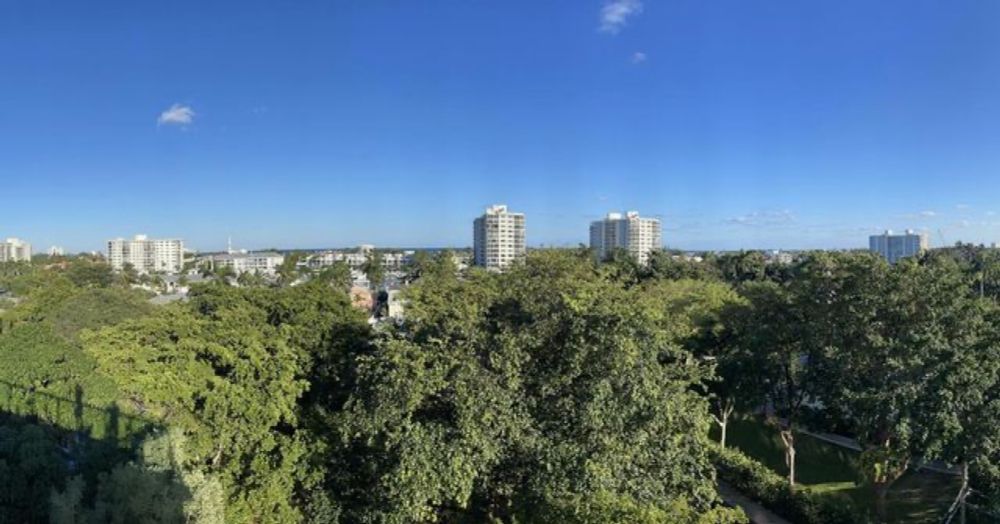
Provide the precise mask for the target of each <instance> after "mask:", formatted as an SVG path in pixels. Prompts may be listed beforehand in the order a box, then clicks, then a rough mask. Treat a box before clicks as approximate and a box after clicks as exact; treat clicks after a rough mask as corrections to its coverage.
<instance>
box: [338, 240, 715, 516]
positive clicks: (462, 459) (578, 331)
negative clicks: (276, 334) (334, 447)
mask: <svg viewBox="0 0 1000 524" xmlns="http://www.w3.org/2000/svg"><path fill="white" fill-rule="evenodd" d="M685 292H687V290H685ZM685 292H682V291H680V290H673V289H667V288H664V289H661V290H659V291H658V295H657V296H658V297H659V298H664V297H670V296H673V295H674V294H675V293H676V294H677V295H682V294H684V293H685ZM694 294H697V293H696V292H690V293H687V298H689V299H690V298H692V295H694ZM407 296H408V298H409V300H410V304H409V307H408V320H409V322H408V323H407V324H406V325H404V326H403V327H402V328H401V329H400V330H399V331H398V332H396V333H390V334H387V335H385V336H384V337H383V338H380V339H378V340H377V341H376V343H375V348H374V350H373V351H372V352H371V353H370V354H368V355H365V356H363V357H360V358H359V360H358V367H357V380H358V387H357V388H356V389H355V392H354V394H352V396H351V399H350V401H349V402H348V404H347V406H346V409H345V412H344V415H343V417H342V418H341V422H340V423H341V424H342V426H341V427H342V428H343V434H344V436H345V443H346V444H347V445H349V446H352V447H351V449H355V450H356V449H357V446H363V447H364V449H365V450H366V451H365V452H366V453H367V454H368V455H369V456H370V457H371V460H372V462H373V463H375V464H378V467H377V469H376V470H375V471H373V472H372V473H373V476H372V477H371V479H372V481H373V482H374V485H373V486H372V493H370V494H369V496H370V497H371V498H370V499H368V500H367V501H366V502H363V503H361V504H360V506H361V507H359V508H357V510H356V511H359V512H363V513H365V514H366V515H368V516H367V517H365V518H366V519H372V520H380V521H385V522H425V521H426V522H430V521H439V520H451V519H452V518H459V517H458V516H459V515H465V516H466V518H471V519H474V520H485V519H489V518H496V519H502V520H508V519H510V518H512V517H513V515H514V514H515V513H519V512H520V513H522V514H523V515H529V516H530V518H538V517H539V516H540V515H542V514H543V513H542V512H541V510H540V509H538V511H534V510H530V511H529V508H541V507H542V506H543V505H545V504H549V503H547V502H545V501H557V500H566V499H565V497H570V498H572V499H573V500H580V501H581V502H580V503H581V504H582V503H583V502H582V501H585V500H590V498H591V497H599V496H604V495H602V494H605V495H606V494H613V497H622V499H621V500H623V501H627V502H622V504H625V505H626V506H629V505H634V506H635V508H634V511H633V509H626V510H625V513H623V515H639V514H642V515H657V516H659V515H667V514H670V515H673V514H674V513H671V512H674V511H675V510H676V508H675V507H674V506H673V505H674V504H675V503H677V504H681V505H686V507H688V509H690V511H688V512H686V513H685V512H677V515H683V516H678V518H679V519H681V521H694V515H695V514H697V513H700V512H703V511H709V510H710V508H711V507H712V504H713V501H715V498H716V495H715V490H714V485H713V481H712V478H713V473H712V470H711V466H710V464H709V462H708V458H707V455H706V446H707V439H706V435H707V424H708V419H707V413H706V404H705V402H704V401H703V400H702V399H701V397H699V396H698V395H696V394H695V393H694V392H693V391H692V390H691V388H692V387H693V386H694V385H695V384H696V383H698V382H699V381H700V380H701V378H702V377H703V376H704V370H703V369H702V368H701V367H700V366H699V365H696V364H694V363H693V362H694V361H693V359H692V358H690V354H689V353H687V352H686V351H685V349H684V348H683V343H684V340H683V339H684V337H686V336H689V335H690V334H691V332H692V331H693V329H694V328H693V327H692V326H694V325H696V324H698V323H699V322H701V321H702V320H703V319H702V318H698V319H695V318H694V317H699V315H700V314H701V313H705V314H706V315H708V314H707V311H708V310H709V309H711V307H710V306H705V307H704V308H701V307H695V306H691V307H690V308H689V309H688V308H685V307H683V306H679V305H678V306H677V307H676V308H675V309H674V310H665V308H664V305H663V304H662V303H661V302H660V301H659V300H652V299H649V298H644V296H643V295H642V294H641V292H640V290H638V289H631V290H627V289H625V288H624V287H622V286H621V285H620V283H619V282H618V281H616V280H609V279H608V277H606V276H602V274H601V273H600V272H598V271H597V270H596V268H595V266H594V265H593V262H591V261H590V260H589V257H586V256H585V255H584V256H578V255H575V254H566V253H559V252H541V253H535V254H533V255H531V256H529V257H528V258H527V260H526V262H525V263H524V264H523V265H518V266H516V267H514V268H513V269H511V270H510V271H508V272H507V273H504V274H502V275H496V274H481V273H476V274H473V275H472V276H471V277H470V278H469V279H468V280H458V279H455V278H454V277H450V276H447V275H436V276H430V277H428V276H424V277H422V278H421V280H419V281H418V284H417V285H416V286H414V287H413V288H412V289H411V290H410V291H409V292H408V295H407ZM683 300H684V299H681V298H678V299H677V302H678V303H680V302H682V301H683ZM692 302H695V301H692ZM709 302H711V300H709ZM668 311H669V312H668ZM680 311H684V313H681V312H680ZM689 311H690V312H691V315H690V317H691V318H688V319H686V320H680V319H675V318H674V317H680V316H683V315H685V314H688V312H689ZM694 311H699V313H698V314H695V313H694ZM668 317H669V319H668ZM667 326H671V329H666V327H667ZM552 503H555V502H552ZM558 504H559V505H560V507H562V505H563V502H559V503H558ZM577 504H578V503H577V502H573V503H571V505H573V506H575V505H577ZM586 504H589V502H588V503H586ZM588 507H589V506H588ZM372 510H375V511H374V513H368V512H370V511H372ZM562 511H563V510H562V509H560V510H558V512H559V514H562ZM573 511H575V510H573ZM581 511H584V510H582V509H581ZM590 511H591V510H590V509H587V510H586V511H585V512H584V513H583V514H582V515H581V516H580V518H581V519H583V520H577V521H580V522H598V520H593V519H597V518H600V517H598V516H597V515H604V514H605V513H603V511H604V510H603V509H594V510H593V512H592V513H588V512H590ZM616 511H617V510H616ZM525 512H526V513H525ZM588 515H589V516H588ZM525 518H529V517H525ZM623 518H624V517H623Z"/></svg>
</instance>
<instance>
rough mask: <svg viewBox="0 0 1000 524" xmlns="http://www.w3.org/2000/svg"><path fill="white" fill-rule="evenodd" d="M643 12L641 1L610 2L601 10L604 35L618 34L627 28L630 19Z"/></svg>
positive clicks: (618, 0)
mask: <svg viewBox="0 0 1000 524" xmlns="http://www.w3.org/2000/svg"><path fill="white" fill-rule="evenodd" d="M641 12H642V2H640V1H639V0H609V1H607V2H605V4H604V7H602V8H601V26H600V28H599V30H600V31H601V32H602V33H611V34H616V33H618V32H619V31H621V30H622V28H623V27H625V24H627V23H628V19H629V18H631V17H633V16H635V15H637V14H639V13H641Z"/></svg>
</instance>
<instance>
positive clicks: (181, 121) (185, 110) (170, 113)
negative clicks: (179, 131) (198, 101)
mask: <svg viewBox="0 0 1000 524" xmlns="http://www.w3.org/2000/svg"><path fill="white" fill-rule="evenodd" d="M194 117H195V112H194V109H191V107H190V106H185V105H181V104H174V105H172V106H170V109H167V110H166V111H164V112H162V113H160V117H159V118H157V119H156V125H158V126H163V125H177V126H186V125H188V124H190V123H191V122H194Z"/></svg>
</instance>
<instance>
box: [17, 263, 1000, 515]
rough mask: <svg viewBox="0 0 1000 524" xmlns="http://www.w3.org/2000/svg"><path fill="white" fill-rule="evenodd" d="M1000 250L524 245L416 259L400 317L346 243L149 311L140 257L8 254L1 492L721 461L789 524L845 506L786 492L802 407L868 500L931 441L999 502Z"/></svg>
mask: <svg viewBox="0 0 1000 524" xmlns="http://www.w3.org/2000/svg"><path fill="white" fill-rule="evenodd" d="M289 259H294V257H289ZM994 260H995V257H991V256H988V255H986V254H982V253H980V252H978V251H975V250H973V251H972V252H969V251H967V250H964V249H957V248H956V250H951V251H948V252H940V253H936V254H932V255H929V256H927V257H924V258H922V259H919V260H906V261H903V262H901V263H899V264H897V265H896V266H889V265H888V264H886V263H885V262H884V261H882V260H880V259H878V258H876V257H874V256H871V255H869V254H865V253H837V254H834V253H809V254H805V255H803V256H801V257H800V259H799V260H797V261H796V262H794V263H792V264H778V263H776V262H772V261H768V260H767V259H765V258H764V257H763V256H761V255H760V254H759V253H752V252H746V253H732V254H723V255H708V256H705V257H703V258H701V259H693V258H687V257H683V256H679V255H677V254H671V253H656V254H654V255H653V257H652V260H651V262H650V264H649V265H648V266H640V265H639V264H636V263H635V261H633V260H631V259H629V258H628V257H627V256H624V255H623V254H622V253H615V254H613V256H612V259H611V260H609V261H606V262H605V263H602V264H598V263H595V262H594V261H593V259H592V257H591V256H590V253H588V252H586V251H585V250H579V251H575V250H541V251H536V252H534V253H532V254H530V255H529V256H528V258H527V259H526V260H525V261H524V262H523V263H520V264H517V265H515V266H514V267H512V268H511V269H510V270H508V271H506V272H504V273H502V274H499V273H490V272H485V271H480V270H478V269H475V268H473V269H471V270H468V271H463V272H459V271H458V270H457V269H456V267H455V265H454V262H453V260H452V258H451V256H450V255H449V254H447V253H444V254H441V255H439V256H428V255H426V254H422V255H420V256H419V257H417V258H416V260H415V261H414V263H413V264H412V265H411V267H409V268H408V269H407V271H406V277H405V278H404V281H405V282H407V283H408V284H409V285H408V287H407V289H406V292H405V300H406V319H405V321H403V322H399V323H397V322H384V323H378V324H376V325H374V326H370V325H369V324H368V322H367V320H368V319H367V318H366V315H365V314H364V313H362V312H361V311H359V310H357V309H356V308H355V307H353V306H352V304H351V300H350V298H349V296H348V292H347V291H348V290H347V288H348V283H349V276H350V275H349V272H348V271H347V269H346V267H343V266H335V267H333V268H330V269H329V270H326V271H321V272H313V273H310V272H307V271H301V268H300V267H298V266H297V265H295V264H288V265H287V267H283V268H282V270H281V272H280V278H278V279H276V280H275V281H274V282H272V283H269V282H268V281H267V280H265V279H261V278H251V277H243V278H240V277H236V276H235V275H217V276H216V278H215V279H214V281H212V282H210V283H207V284H200V285H198V286H195V287H194V289H193V290H192V291H191V293H190V294H189V296H188V299H187V300H186V301H183V302H176V303H172V304H169V305H165V306H156V307H154V306H152V305H150V303H149V302H148V300H147V299H148V298H149V296H148V294H146V292H144V291H139V290H136V289H134V287H135V285H136V284H144V285H148V284H152V283H155V282H156V280H157V278H156V277H155V276H148V275H132V274H130V272H121V273H118V274H115V273H112V272H111V271H110V269H108V268H107V266H105V265H103V264H102V263H101V262H99V261H95V260H90V259H87V258H70V259H66V260H60V261H56V262H53V261H46V264H44V265H43V264H34V265H32V264H5V265H0V290H2V291H4V292H5V294H4V295H3V300H4V302H0V392H2V399H0V400H2V405H3V415H2V417H3V424H2V427H0V437H2V439H0V481H2V482H3V483H4V486H6V489H5V491H4V495H3V496H2V497H0V514H2V515H3V517H4V518H5V519H7V520H6V521H9V522H45V521H51V522H76V523H90V522H201V523H212V522H241V523H242V522H303V521H309V522H344V523H410V522H446V523H466V522H497V523H501V522H503V523H510V524H514V523H542V522H571V523H581V524H583V523H604V522H621V523H626V522H629V523H631V522H639V523H643V522H648V523H654V522H679V523H684V522H690V523H695V522H697V523H709V522H716V523H728V522H745V516H743V515H742V513H741V512H740V511H739V510H732V509H729V508H726V507H724V506H722V505H721V501H720V499H719V496H718V493H717V486H716V474H717V471H719V472H721V474H722V476H723V477H725V478H726V479H728V480H729V481H730V482H731V483H732V484H734V485H735V486H736V487H737V488H739V489H741V490H743V491H744V492H745V493H747V494H748V495H751V496H753V497H755V498H757V499H758V500H760V501H761V502H763V503H765V504H768V505H769V506H771V507H772V508H773V509H775V510H776V511H779V512H780V513H782V514H784V515H785V516H786V517H788V518H790V519H792V520H793V521H796V522H828V521H829V522H833V521H849V520H850V519H851V515H853V516H855V517H859V518H860V517H861V516H859V515H857V514H854V513H852V511H853V510H852V509H851V508H845V507H831V506H829V505H826V504H824V503H821V502H820V501H819V499H818V498H815V497H813V496H811V495H809V494H807V493H804V492H802V491H801V490H799V489H796V483H795V477H794V471H795V435H796V432H797V431H798V430H799V429H801V428H802V427H803V426H812V427H813V428H815V429H819V430H822V431H830V432H837V433H841V434H844V435H847V436H850V437H852V438H855V439H856V440H857V441H858V442H860V443H861V445H862V446H863V447H864V453H863V454H862V460H861V464H862V466H863V468H862V473H863V476H864V478H863V479H862V480H864V482H866V483H867V484H868V485H869V486H871V488H872V490H873V494H874V495H875V497H874V499H875V500H882V499H884V496H885V493H886V492H887V491H888V490H889V489H890V488H891V487H892V485H893V483H894V482H895V480H896V479H897V478H899V476H900V475H901V474H902V473H903V472H905V471H906V470H907V469H908V468H909V467H911V466H912V465H913V464H916V463H917V462H919V461H923V460H935V459H937V460H943V461H946V462H948V463H951V464H957V465H960V466H962V467H964V468H967V470H968V472H969V479H970V482H971V483H972V486H973V487H974V488H975V489H976V490H977V492H978V493H977V497H979V498H978V499H977V500H987V501H990V500H1000V496H996V495H997V494H998V493H1000V491H996V490H998V489H1000V488H998V486H1000V444H998V443H1000V424H997V421H998V420H1000V340H998V335H1000V331H998V330H997V326H998V323H997V320H998V314H1000V308H998V307H997V305H996V299H997V296H996V294H995V292H994V289H993V284H992V282H993V281H992V280H991V279H992V278H993V277H992V275H994V274H1000V272H997V269H996V268H997V267H998V266H997V264H996V262H995V261H994ZM998 261H1000V260H998ZM371 267H374V266H371ZM369 269H371V268H369ZM369 278H370V279H372V280H373V281H378V280H381V279H382V278H383V277H382V276H381V275H379V274H376V273H372V274H370V275H369ZM735 412H742V413H747V414H754V413H756V414H759V415H761V416H764V417H765V418H766V419H767V420H768V421H770V422H771V423H772V424H774V425H776V426H777V427H778V430H779V433H780V434H781V436H782V439H783V441H784V443H785V447H786V457H787V464H788V471H787V472H785V473H787V474H788V478H786V479H784V480H782V479H781V477H780V476H778V475H776V474H775V473H773V472H770V471H768V470H765V469H763V467H762V466H760V465H759V464H756V463H753V462H752V461H749V460H748V459H746V458H745V457H742V456H740V455H738V454H735V453H734V452H730V451H729V450H725V449H721V448H719V447H718V446H717V445H716V444H714V443H712V442H710V441H709V439H708V435H709V427H710V425H711V424H713V423H716V424H718V425H720V426H721V427H722V429H723V435H724V434H725V433H724V428H725V427H726V424H727V422H728V420H729V417H730V416H731V415H732V414H733V413H735ZM723 444H725V442H724V441H723ZM980 504H981V505H988V504H989V502H986V503H980ZM878 510H880V511H884V508H883V507H880V508H878ZM883 516H884V515H883Z"/></svg>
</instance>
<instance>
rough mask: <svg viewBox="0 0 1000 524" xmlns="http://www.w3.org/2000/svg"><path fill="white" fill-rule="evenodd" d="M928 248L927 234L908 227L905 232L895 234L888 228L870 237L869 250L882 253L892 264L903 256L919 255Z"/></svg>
mask: <svg viewBox="0 0 1000 524" xmlns="http://www.w3.org/2000/svg"><path fill="white" fill-rule="evenodd" d="M927 249H928V242H927V235H925V234H922V233H921V234H918V233H915V232H914V231H913V230H912V229H907V230H906V233H905V234H902V235H893V234H892V231H889V230H887V231H886V232H885V233H884V234H881V235H871V236H870V237H868V250H869V251H871V252H873V253H878V254H880V255H882V257H883V258H885V259H886V260H888V261H889V263H890V264H895V263H896V262H898V261H899V259H901V258H906V257H912V256H917V255H919V254H921V253H923V252H924V251H927Z"/></svg>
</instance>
